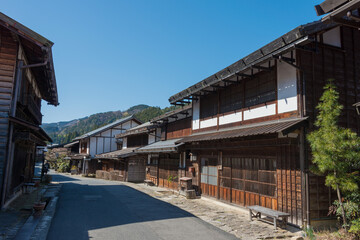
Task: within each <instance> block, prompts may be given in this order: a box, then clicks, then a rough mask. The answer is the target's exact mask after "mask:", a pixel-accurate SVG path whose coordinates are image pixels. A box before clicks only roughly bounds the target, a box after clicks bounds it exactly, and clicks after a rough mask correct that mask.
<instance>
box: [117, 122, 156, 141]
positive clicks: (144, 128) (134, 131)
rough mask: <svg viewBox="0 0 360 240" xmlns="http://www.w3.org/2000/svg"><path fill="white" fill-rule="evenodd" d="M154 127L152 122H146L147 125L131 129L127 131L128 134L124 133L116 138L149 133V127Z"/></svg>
mask: <svg viewBox="0 0 360 240" xmlns="http://www.w3.org/2000/svg"><path fill="white" fill-rule="evenodd" d="M152 125H153V124H152V123H151V122H146V123H143V124H140V125H138V126H136V127H133V128H130V129H128V130H126V132H124V133H120V134H117V135H116V136H115V137H116V138H123V137H126V136H130V135H136V134H141V133H147V132H148V131H149V128H148V127H151V126H152Z"/></svg>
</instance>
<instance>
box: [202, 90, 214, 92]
mask: <svg viewBox="0 0 360 240" xmlns="http://www.w3.org/2000/svg"><path fill="white" fill-rule="evenodd" d="M201 91H202V92H205V93H214V92H216V91H210V90H201Z"/></svg>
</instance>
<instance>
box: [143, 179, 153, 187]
mask: <svg viewBox="0 0 360 240" xmlns="http://www.w3.org/2000/svg"><path fill="white" fill-rule="evenodd" d="M144 183H145V184H146V185H148V186H154V185H155V184H154V183H153V182H152V181H151V180H147V179H146V180H144Z"/></svg>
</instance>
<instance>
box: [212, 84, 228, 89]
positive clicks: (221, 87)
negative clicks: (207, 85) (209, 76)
mask: <svg viewBox="0 0 360 240" xmlns="http://www.w3.org/2000/svg"><path fill="white" fill-rule="evenodd" d="M211 87H213V88H220V89H224V88H226V87H225V86H215V85H214V86H211Z"/></svg>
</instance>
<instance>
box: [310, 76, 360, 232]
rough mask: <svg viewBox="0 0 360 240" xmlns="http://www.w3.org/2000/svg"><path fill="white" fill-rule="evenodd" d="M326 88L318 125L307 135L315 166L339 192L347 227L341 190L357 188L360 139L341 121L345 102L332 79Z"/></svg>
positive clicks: (320, 105) (321, 100)
mask: <svg viewBox="0 0 360 240" xmlns="http://www.w3.org/2000/svg"><path fill="white" fill-rule="evenodd" d="M324 90H325V91H324V93H323V95H322V97H321V98H320V102H319V104H318V106H317V109H318V110H319V114H318V116H317V119H316V122H315V126H316V127H317V128H318V129H317V130H315V131H313V132H311V133H310V134H309V135H308V141H309V142H310V146H311V150H312V156H313V158H312V162H313V163H314V164H315V167H316V170H317V171H318V172H319V173H321V174H323V175H325V176H326V181H325V184H326V186H330V187H331V188H332V189H334V190H335V191H336V193H337V197H338V201H339V204H340V208H341V211H342V217H343V223H344V227H345V229H346V227H347V220H346V217H345V216H346V215H345V209H344V206H343V202H342V194H344V193H346V192H351V191H356V190H358V185H357V182H356V178H357V175H356V173H355V171H354V169H355V166H358V165H359V162H360V160H359V159H360V139H359V137H358V136H357V134H356V133H354V132H352V131H351V130H350V129H346V128H342V127H340V126H339V125H338V119H339V116H340V114H341V110H342V109H343V106H342V105H341V104H339V93H338V92H337V90H336V86H335V85H334V84H333V82H332V80H329V82H328V84H326V86H325V87H324Z"/></svg>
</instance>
